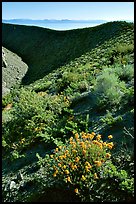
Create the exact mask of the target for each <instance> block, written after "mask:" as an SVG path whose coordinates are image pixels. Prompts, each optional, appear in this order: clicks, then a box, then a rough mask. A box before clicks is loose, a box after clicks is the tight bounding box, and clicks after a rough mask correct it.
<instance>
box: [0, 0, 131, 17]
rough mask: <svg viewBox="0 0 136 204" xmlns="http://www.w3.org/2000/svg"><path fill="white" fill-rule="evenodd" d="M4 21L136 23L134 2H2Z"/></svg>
mask: <svg viewBox="0 0 136 204" xmlns="http://www.w3.org/2000/svg"><path fill="white" fill-rule="evenodd" d="M2 19H58V20H60V19H71V20H107V21H114V20H131V21H134V2H2Z"/></svg>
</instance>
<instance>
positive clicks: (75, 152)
mask: <svg viewBox="0 0 136 204" xmlns="http://www.w3.org/2000/svg"><path fill="white" fill-rule="evenodd" d="M3 27H4V28H3V44H4V46H6V47H8V48H10V49H11V50H14V52H15V51H16V52H17V53H18V55H19V56H21V57H22V59H23V60H24V61H25V59H26V61H27V63H28V65H29V70H28V72H27V74H26V76H25V78H24V80H25V82H27V85H20V86H16V87H15V88H13V89H12V90H11V91H10V93H9V94H7V95H6V96H4V97H3V99H2V133H3V135H2V170H3V171H2V198H3V202H36V201H37V202H59V201H60V202H69V201H70V202H75V201H76V202H83V201H85V202H86V201H87V202H88V201H89V202H104V201H106V202H111V201H112V202H120V201H121V202H124V201H125V202H131V201H134V145H133V144H134V25H133V24H132V23H126V22H113V23H107V24H104V25H101V26H97V27H95V28H88V29H78V30H71V31H68V32H62V33H61V32H56V31H52V30H47V29H39V28H36V27H27V26H17V27H16V26H15V27H14V25H13V26H12V25H6V24H4V25H3ZM13 28H15V30H17V31H14V30H12V29H13ZM11 31H13V32H11ZM31 31H32V33H31ZM19 32H20V33H19ZM4 33H5V34H4ZM7 33H10V34H7ZM34 33H35V35H34ZM38 33H39V36H40V37H41V38H42V40H41V42H42V43H41V44H40V45H39V47H38V44H37V43H38V39H40V38H39V37H38ZM45 33H46V34H45ZM17 34H18V35H17ZM30 34H31V35H32V36H31V38H30ZM68 34H69V35H68ZM94 34H95V35H94ZM13 36H14V37H15V36H16V39H15V38H14V37H13ZM23 36H25V38H24V37H23ZM53 36H54V37H53ZM21 37H22V41H21ZM28 39H29V40H28ZM34 39H35V40H34ZM43 39H46V43H45V44H46V45H47V47H46V46H45V44H43V42H45V41H44V40H43ZM47 39H48V42H47ZM21 42H22V44H23V46H20V44H21ZM26 42H28V43H27V44H26ZM29 42H30V43H29ZM16 43H17V44H16ZM35 43H36V44H35ZM34 45H36V47H37V48H36V49H32V47H33V48H34ZM40 48H41V51H40ZM47 48H48V50H47ZM60 48H61V50H59V49H60ZM72 48H73V49H72ZM69 49H70V50H69ZM30 50H31V52H30ZM28 51H29V52H28ZM38 51H39V52H38ZM44 51H45V53H46V54H47V57H45V56H44V54H45V53H44ZM48 51H49V53H48ZM61 51H62V53H61ZM55 52H57V53H56V54H55ZM42 53H43V55H42ZM30 56H31V57H32V58H31V57H30ZM42 56H43V58H42ZM37 57H38V58H37ZM11 59H12V58H11ZM38 59H39V62H38ZM52 60H53V61H52ZM47 62H48V63H47ZM31 63H32V65H33V66H31ZM35 63H36V65H37V66H35ZM42 63H43V64H44V63H45V64H46V66H45V67H44V68H45V69H44V68H43V69H42V67H41V69H40V66H41V65H42ZM55 63H56V64H55ZM3 66H6V61H5V60H4V61H3ZM32 70H33V71H32ZM36 73H37V76H36ZM41 76H42V77H41ZM26 77H27V78H26ZM40 77H41V78H40ZM38 78H40V79H38ZM28 79H30V80H28ZM36 79H38V80H36ZM24 80H23V82H24ZM32 81H33V82H32ZM30 82H32V83H31V84H29V83H30Z"/></svg>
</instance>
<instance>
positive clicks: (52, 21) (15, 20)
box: [2, 19, 107, 24]
mask: <svg viewBox="0 0 136 204" xmlns="http://www.w3.org/2000/svg"><path fill="white" fill-rule="evenodd" d="M2 22H3V23H14V24H35V23H61V22H62V23H94V24H96V23H97V24H99V23H106V22H107V21H106V20H69V19H62V20H56V19H43V20H33V19H8V20H5V19H3V20H2Z"/></svg>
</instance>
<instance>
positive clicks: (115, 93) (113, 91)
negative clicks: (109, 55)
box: [94, 68, 126, 107]
mask: <svg viewBox="0 0 136 204" xmlns="http://www.w3.org/2000/svg"><path fill="white" fill-rule="evenodd" d="M125 89H126V87H125V83H124V82H121V81H120V80H119V78H118V77H117V76H116V75H115V73H114V72H113V71H112V69H108V68H107V69H105V70H103V71H102V73H101V75H99V76H98V77H97V79H96V85H95V87H94V93H95V94H96V97H97V98H96V101H97V104H98V106H100V107H106V106H107V105H109V106H112V105H118V104H119V103H120V101H121V98H122V96H123V95H124V91H125Z"/></svg>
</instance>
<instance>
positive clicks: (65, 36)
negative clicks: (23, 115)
mask: <svg viewBox="0 0 136 204" xmlns="http://www.w3.org/2000/svg"><path fill="white" fill-rule="evenodd" d="M125 27H128V28H129V27H130V28H131V27H132V25H131V24H130V23H126V22H109V23H104V24H101V25H99V26H95V27H91V28H84V29H74V30H69V31H55V30H51V29H46V28H40V27H36V26H24V25H14V24H2V35H3V38H2V43H3V45H4V46H5V47H6V48H7V49H9V50H11V51H13V52H15V53H17V54H18V55H19V56H20V57H21V58H22V59H23V61H24V62H25V63H26V64H28V67H29V69H28V72H27V73H26V75H25V77H24V78H23V81H22V82H23V83H24V84H29V83H31V82H33V81H35V80H37V79H40V78H42V77H43V76H45V75H46V74H47V73H49V72H51V71H52V70H54V69H56V68H58V67H59V66H62V65H64V64H66V63H68V62H70V61H71V60H73V59H75V58H76V57H79V56H81V55H82V54H84V53H86V52H88V51H90V50H91V49H93V48H95V47H96V46H98V45H100V44H102V43H104V42H105V41H106V40H109V39H110V38H113V37H114V36H115V35H119V34H120V32H124V29H125ZM32 33H33V35H32ZM35 56H36V57H35Z"/></svg>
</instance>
